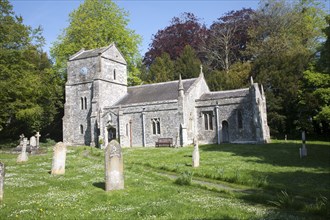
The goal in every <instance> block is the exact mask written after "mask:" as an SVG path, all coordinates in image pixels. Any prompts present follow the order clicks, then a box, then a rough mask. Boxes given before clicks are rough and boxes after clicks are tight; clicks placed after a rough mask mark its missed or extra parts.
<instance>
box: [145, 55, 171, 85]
mask: <svg viewBox="0 0 330 220" xmlns="http://www.w3.org/2000/svg"><path fill="white" fill-rule="evenodd" d="M174 77H175V76H174V62H173V61H172V60H171V58H170V56H169V55H168V54H167V53H163V54H162V55H161V56H160V57H157V58H156V59H155V61H154V62H153V63H152V65H151V66H150V71H149V79H148V80H147V82H150V83H157V82H166V81H171V80H174Z"/></svg>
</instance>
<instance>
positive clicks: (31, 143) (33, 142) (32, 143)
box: [30, 136, 37, 147]
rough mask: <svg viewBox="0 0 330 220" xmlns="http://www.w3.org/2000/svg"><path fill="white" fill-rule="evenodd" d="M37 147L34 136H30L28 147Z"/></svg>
mask: <svg viewBox="0 0 330 220" xmlns="http://www.w3.org/2000/svg"><path fill="white" fill-rule="evenodd" d="M36 146H37V140H36V137H35V136H32V137H31V138H30V147H36Z"/></svg>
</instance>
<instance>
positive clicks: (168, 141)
mask: <svg viewBox="0 0 330 220" xmlns="http://www.w3.org/2000/svg"><path fill="white" fill-rule="evenodd" d="M155 145H156V147H160V146H169V147H172V146H173V138H158V140H157V142H156V144H155Z"/></svg>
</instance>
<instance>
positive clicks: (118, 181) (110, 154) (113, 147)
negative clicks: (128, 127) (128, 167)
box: [105, 140, 124, 191]
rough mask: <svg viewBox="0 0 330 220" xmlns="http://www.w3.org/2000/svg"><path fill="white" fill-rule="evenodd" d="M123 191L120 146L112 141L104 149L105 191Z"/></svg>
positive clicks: (122, 165)
mask: <svg viewBox="0 0 330 220" xmlns="http://www.w3.org/2000/svg"><path fill="white" fill-rule="evenodd" d="M118 189H124V164H123V156H122V151H121V147H120V144H119V143H118V142H117V141H116V140H112V141H111V142H110V143H109V144H108V146H107V147H106V148H105V191H110V190H118Z"/></svg>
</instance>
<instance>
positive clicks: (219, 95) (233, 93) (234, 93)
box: [199, 88, 249, 100]
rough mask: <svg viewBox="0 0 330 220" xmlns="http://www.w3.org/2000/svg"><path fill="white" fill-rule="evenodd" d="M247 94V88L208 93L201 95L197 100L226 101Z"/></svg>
mask: <svg viewBox="0 0 330 220" xmlns="http://www.w3.org/2000/svg"><path fill="white" fill-rule="evenodd" d="M248 94H249V88H246V89H235V90H227V91H218V92H209V93H205V94H203V95H202V96H201V97H200V98H199V100H210V99H228V98H235V97H244V96H246V95H248Z"/></svg>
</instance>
